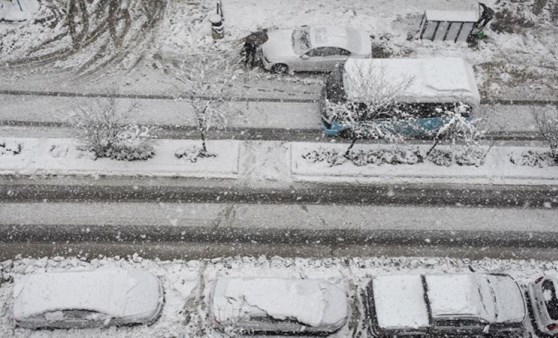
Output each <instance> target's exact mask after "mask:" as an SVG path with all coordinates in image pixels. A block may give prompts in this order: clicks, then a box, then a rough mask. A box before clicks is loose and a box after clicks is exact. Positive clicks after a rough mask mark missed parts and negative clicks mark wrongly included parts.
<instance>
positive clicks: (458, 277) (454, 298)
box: [425, 273, 495, 321]
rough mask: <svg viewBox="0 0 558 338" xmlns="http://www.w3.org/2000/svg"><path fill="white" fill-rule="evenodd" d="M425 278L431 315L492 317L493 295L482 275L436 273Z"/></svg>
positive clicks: (489, 318)
mask: <svg viewBox="0 0 558 338" xmlns="http://www.w3.org/2000/svg"><path fill="white" fill-rule="evenodd" d="M425 280H426V284H427V286H428V299H429V300H430V307H431V310H432V317H433V318H437V317H444V316H474V317H478V318H483V319H486V320H489V321H493V320H494V315H495V313H494V311H495V307H494V302H493V300H492V299H493V296H492V294H491V291H490V289H488V288H487V287H488V284H487V282H486V279H485V277H483V276H482V275H479V274H471V273H469V274H439V275H438V274H436V275H426V276H425ZM483 300H484V301H483ZM487 305H488V306H487Z"/></svg>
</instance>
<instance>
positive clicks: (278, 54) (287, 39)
mask: <svg viewBox="0 0 558 338" xmlns="http://www.w3.org/2000/svg"><path fill="white" fill-rule="evenodd" d="M292 34H293V31H292V30H290V29H288V30H286V29H283V30H276V31H271V32H268V33H267V36H268V40H267V41H266V42H265V43H264V44H263V45H262V51H263V54H264V56H265V57H267V59H268V60H270V61H274V60H275V59H277V58H285V57H294V56H296V54H295V53H294V51H293V46H292V41H291V38H292Z"/></svg>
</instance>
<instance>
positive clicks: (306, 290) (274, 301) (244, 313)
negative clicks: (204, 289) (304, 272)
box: [210, 278, 348, 334]
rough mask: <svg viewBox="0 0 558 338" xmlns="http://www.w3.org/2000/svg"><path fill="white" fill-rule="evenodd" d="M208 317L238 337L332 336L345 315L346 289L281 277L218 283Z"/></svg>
mask: <svg viewBox="0 0 558 338" xmlns="http://www.w3.org/2000/svg"><path fill="white" fill-rule="evenodd" d="M210 306H211V308H210V312H211V318H212V320H213V322H214V323H215V325H216V326H217V327H218V328H219V329H222V330H225V329H227V328H229V329H231V328H232V329H233V330H234V329H237V330H239V331H241V332H243V333H247V334H256V333H275V334H285V333H293V332H294V333H299V334H300V333H322V334H327V333H332V332H335V331H337V330H339V329H340V328H341V327H342V326H343V325H345V322H346V321H347V316H348V301H347V294H346V292H345V290H342V289H340V288H338V287H337V286H335V285H333V284H331V283H328V282H325V281H321V280H308V279H281V278H220V279H218V280H217V281H216V282H215V285H214V289H213V294H212V299H211V305H210Z"/></svg>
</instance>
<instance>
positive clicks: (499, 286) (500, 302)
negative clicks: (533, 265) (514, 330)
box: [488, 275, 526, 323]
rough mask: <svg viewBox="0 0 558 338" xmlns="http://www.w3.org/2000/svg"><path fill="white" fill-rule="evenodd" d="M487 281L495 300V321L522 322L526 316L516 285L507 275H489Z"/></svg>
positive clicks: (521, 297)
mask: <svg viewBox="0 0 558 338" xmlns="http://www.w3.org/2000/svg"><path fill="white" fill-rule="evenodd" d="M488 280H489V281H490V285H491V286H492V289H493V290H494V297H495V298H496V311H497V315H496V321H497V322H498V323H504V322H515V323H517V322H522V321H523V320H524V319H525V314H526V312H525V304H524V300H523V295H522V293H521V289H520V288H519V286H518V285H517V283H516V282H515V281H514V280H513V279H512V278H511V277H510V276H507V275H502V276H500V275H489V276H488Z"/></svg>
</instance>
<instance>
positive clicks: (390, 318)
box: [13, 268, 558, 337]
mask: <svg viewBox="0 0 558 338" xmlns="http://www.w3.org/2000/svg"><path fill="white" fill-rule="evenodd" d="M557 286H558V278H557V277H551V276H543V277H540V278H537V279H536V280H535V281H533V282H532V283H530V284H529V285H528V292H527V293H525V294H528V296H529V297H528V298H529V299H530V306H531V307H532V309H533V322H534V323H536V328H537V329H538V331H540V332H543V333H546V334H550V335H558V298H557V296H556V287H557ZM363 292H364V293H363V300H364V304H365V307H366V316H367V317H366V318H367V320H368V321H369V323H368V325H367V327H369V331H370V332H369V333H370V334H371V335H372V336H376V337H440V336H444V337H446V336H461V337H467V336H475V337H478V336H490V337H522V336H524V335H525V321H526V318H527V310H526V303H525V301H524V292H523V291H522V290H521V288H520V287H519V285H518V284H517V283H516V281H515V280H513V279H512V277H510V276H509V275H507V274H496V273H454V274H450V273H446V274H424V275H419V274H395V275H381V276H374V277H372V279H371V280H370V282H369V283H368V285H367V287H366V289H365V290H364V291H363ZM348 299H349V297H348V292H347V290H345V289H344V288H342V287H339V286H337V285H334V284H332V283H329V282H327V281H323V280H314V279H284V278H270V277H267V278H218V279H217V280H216V281H215V282H214V283H213V284H212V289H211V292H210V299H209V300H208V304H209V309H210V318H211V322H212V323H213V325H214V326H215V327H216V328H217V329H220V330H230V329H234V330H236V331H237V332H242V333H243V334H246V335H249V334H287V335H288V334H298V335H299V334H301V333H307V334H322V335H328V334H331V333H334V332H336V331H338V330H339V329H341V328H342V327H343V326H345V324H346V323H347V320H348V318H349V316H350V310H349V309H350V306H349V301H348ZM163 304H164V290H163V286H162V283H161V281H160V279H159V278H158V277H156V276H155V275H153V274H152V273H150V272H147V271H143V270H139V269H123V268H101V269H97V270H92V271H65V272H51V273H38V274H32V275H28V276H24V277H23V278H21V279H19V280H17V281H16V284H15V287H14V308H13V311H14V316H13V317H14V320H15V322H16V325H18V326H20V327H24V328H30V329H36V328H85V327H105V326H111V325H129V324H151V323H153V322H154V321H156V320H157V318H158V317H159V316H160V314H161V311H162V308H163Z"/></svg>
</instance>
